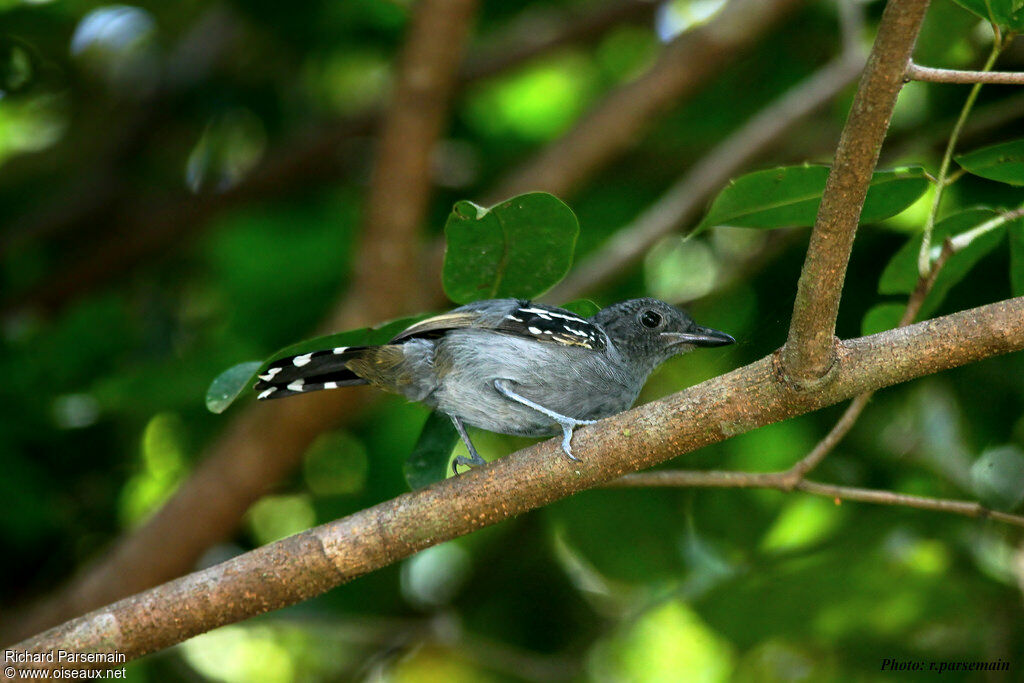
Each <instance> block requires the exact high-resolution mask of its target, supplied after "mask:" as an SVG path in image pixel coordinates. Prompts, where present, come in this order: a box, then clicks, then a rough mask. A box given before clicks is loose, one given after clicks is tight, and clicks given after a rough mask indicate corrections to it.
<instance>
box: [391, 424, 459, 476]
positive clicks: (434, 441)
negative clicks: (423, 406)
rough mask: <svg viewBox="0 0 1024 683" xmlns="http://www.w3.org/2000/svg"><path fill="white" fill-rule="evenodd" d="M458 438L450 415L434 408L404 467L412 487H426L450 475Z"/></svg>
mask: <svg viewBox="0 0 1024 683" xmlns="http://www.w3.org/2000/svg"><path fill="white" fill-rule="evenodd" d="M458 438H459V433H458V432H457V431H455V425H454V424H452V421H451V418H449V417H448V416H447V415H445V414H444V413H441V412H438V411H434V412H432V413H431V414H430V416H429V417H427V421H426V422H425V423H424V424H423V430H422V431H421V432H420V436H419V438H418V439H417V440H416V445H415V446H414V447H413V449H412V453H410V454H409V457H408V459H407V460H406V461H405V465H404V466H403V467H402V470H403V471H404V472H405V480H406V481H407V482H408V483H409V488H411V489H419V488H423V487H424V486H427V485H428V484H433V483H434V482H435V481H441V480H442V479H444V478H445V477H447V476H448V460H449V458H450V457H451V454H452V449H453V448H454V447H455V442H456V441H458Z"/></svg>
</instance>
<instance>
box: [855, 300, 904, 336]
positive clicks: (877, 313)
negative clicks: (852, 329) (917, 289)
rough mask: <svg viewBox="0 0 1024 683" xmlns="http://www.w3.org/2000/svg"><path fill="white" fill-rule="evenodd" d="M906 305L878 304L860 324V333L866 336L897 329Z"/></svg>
mask: <svg viewBox="0 0 1024 683" xmlns="http://www.w3.org/2000/svg"><path fill="white" fill-rule="evenodd" d="M906 308H907V306H906V304H877V305H875V306H873V307H872V308H871V310H869V311H868V312H867V313H866V314H864V319H863V320H862V321H861V323H860V333H861V334H862V335H864V336H867V335H869V334H877V333H878V332H885V331H886V330H891V329H893V328H894V327H896V326H897V325H898V324H899V322H900V318H902V317H903V311H904V310H906Z"/></svg>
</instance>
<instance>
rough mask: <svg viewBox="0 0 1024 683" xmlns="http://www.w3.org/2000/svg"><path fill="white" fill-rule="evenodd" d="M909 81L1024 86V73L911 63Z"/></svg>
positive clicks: (908, 72) (908, 68) (908, 74)
mask: <svg viewBox="0 0 1024 683" xmlns="http://www.w3.org/2000/svg"><path fill="white" fill-rule="evenodd" d="M907 80H910V81H928V82H929V83H965V84H966V83H975V84H978V83H986V84H991V85H1024V71H960V70H957V69H936V68H933V67H930V66H920V65H919V64H914V63H913V62H911V63H910V66H908V67H907Z"/></svg>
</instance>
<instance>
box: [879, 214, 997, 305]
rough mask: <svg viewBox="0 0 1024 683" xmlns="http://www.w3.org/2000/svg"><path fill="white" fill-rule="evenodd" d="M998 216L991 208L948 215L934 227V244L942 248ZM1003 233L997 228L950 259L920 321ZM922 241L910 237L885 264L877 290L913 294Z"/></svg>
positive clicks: (936, 282)
mask: <svg viewBox="0 0 1024 683" xmlns="http://www.w3.org/2000/svg"><path fill="white" fill-rule="evenodd" d="M997 215H998V214H997V212H996V211H993V210H992V209H986V208H974V209H967V210H965V211H961V212H959V213H955V214H953V215H951V216H948V217H946V218H944V219H942V220H941V221H939V222H938V223H936V224H935V227H934V229H933V230H932V244H933V245H935V246H940V245H942V243H943V241H944V240H945V239H946V238H947V237H953V236H955V235H959V234H960V233H962V232H966V231H967V230H970V229H971V228H974V227H977V226H978V225H981V224H982V223H984V222H985V221H987V220H990V219H992V218H994V217H995V216H997ZM1003 232H1004V228H1003V226H1000V227H998V228H995V229H993V230H992V231H991V232H988V233H986V234H984V235H982V236H980V237H978V238H976V239H975V240H973V241H972V242H971V243H970V244H969V245H967V246H966V247H964V248H963V249H961V250H960V251H958V252H957V253H955V254H953V255H952V256H950V257H949V260H947V261H946V265H945V266H943V268H942V270H941V271H940V272H939V276H938V277H937V278H936V279H935V284H934V285H933V286H932V290H931V292H929V294H928V296H927V298H925V301H924V304H923V305H922V306H921V311H920V313H919V314H918V318H920V319H923V318H927V317H928V316H929V315H931V313H933V312H934V311H935V309H937V308H938V307H939V306H940V305H941V304H942V301H943V300H944V299H945V298H946V294H948V293H949V290H950V289H952V288H953V286H954V285H956V283H958V282H959V281H960V280H962V279H963V278H964V276H966V275H967V273H969V272H970V270H971V269H972V268H973V267H974V266H975V265H976V264H977V263H978V261H980V260H981V259H982V258H983V257H984V256H985V255H986V254H987V253H988V252H990V251H992V249H994V248H995V247H996V245H998V244H999V240H1000V239H1001V238H1002V236H1003ZM921 239H922V236H921V235H915V236H914V237H911V238H910V240H908V241H907V243H906V244H904V245H903V247H901V248H900V250H899V251H897V252H896V254H895V255H894V256H893V257H892V259H891V260H890V261H889V263H888V265H886V267H885V270H884V271H883V272H882V277H881V279H880V280H879V281H878V291H879V292H880V293H881V294H910V293H911V292H913V291H914V288H915V287H917V279H918V278H917V255H918V252H919V251H920V250H921Z"/></svg>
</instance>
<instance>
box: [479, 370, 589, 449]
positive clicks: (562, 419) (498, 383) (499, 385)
mask: <svg viewBox="0 0 1024 683" xmlns="http://www.w3.org/2000/svg"><path fill="white" fill-rule="evenodd" d="M494 388H495V389H497V390H498V392H499V393H500V394H501V395H502V396H505V397H506V398H510V399H512V400H513V401H515V402H516V403H522V404H523V405H524V406H526V407H527V408H533V409H534V410H536V411H537V412H538V413H540V414H542V415H547V416H548V417H550V418H551V419H552V420H554V421H555V422H556V423H558V426H559V427H561V428H562V450H563V451H564V452H565V454H566V455H568V456H569V459H570V460H575V461H576V462H579V458H577V457H576V456H575V455H573V454H572V444H571V443H570V442H571V441H572V430H573V429H575V428H576V427H579V426H580V425H592V424H594V423H595V422H597V420H577V419H576V418H573V417H569V416H568V415H562V414H560V413H556V412H555V411H553V410H551V409H550V408H545V407H544V406H542V405H540V404H539V403H534V402H533V401H531V400H530V399H528V398H524V397H522V396H520V395H519V394H517V393H516V392H514V391H512V390H511V389H509V388H508V380H504V379H496V380H494Z"/></svg>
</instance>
